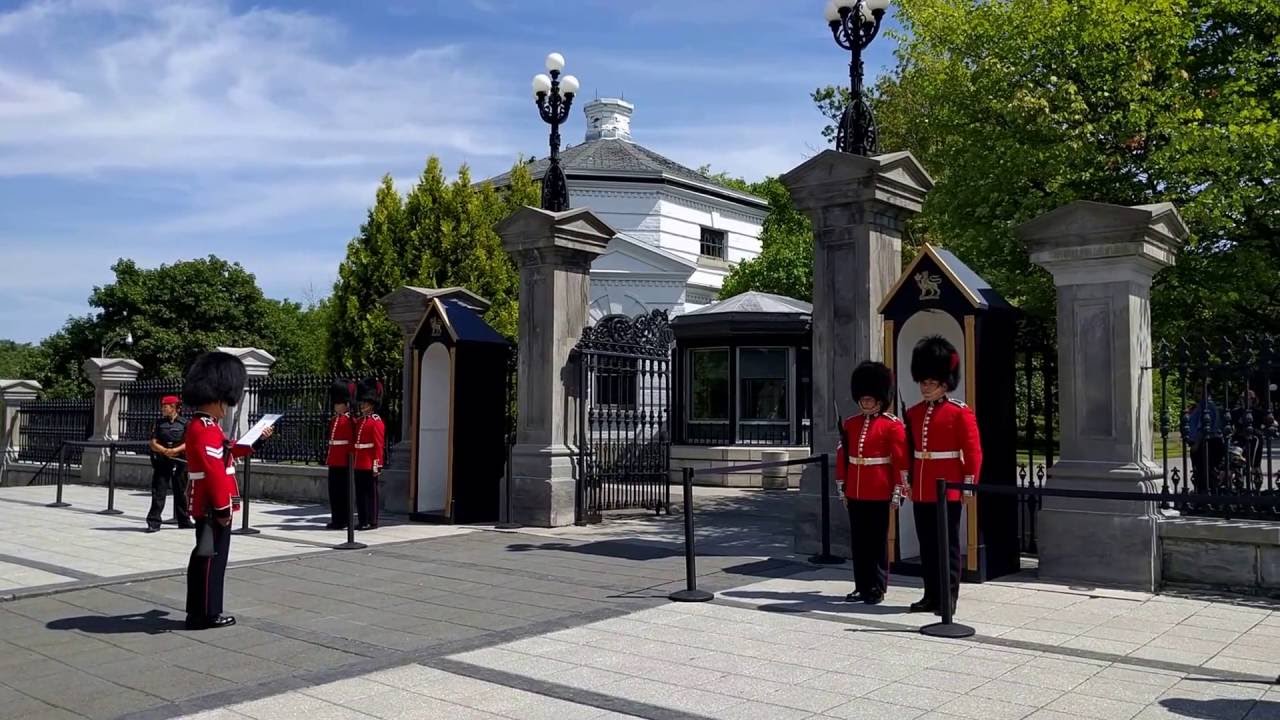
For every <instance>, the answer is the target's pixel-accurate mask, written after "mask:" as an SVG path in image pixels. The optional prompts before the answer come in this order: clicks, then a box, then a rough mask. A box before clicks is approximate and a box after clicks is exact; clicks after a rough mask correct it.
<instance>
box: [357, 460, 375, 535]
mask: <svg viewBox="0 0 1280 720" xmlns="http://www.w3.org/2000/svg"><path fill="white" fill-rule="evenodd" d="M356 514H357V515H359V516H360V524H361V525H372V526H373V527H377V526H378V478H377V477H376V476H374V474H373V471H372V470H357V471H356Z"/></svg>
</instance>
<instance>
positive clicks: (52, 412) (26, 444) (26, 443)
mask: <svg viewBox="0 0 1280 720" xmlns="http://www.w3.org/2000/svg"><path fill="white" fill-rule="evenodd" d="M17 426H18V432H17V433H16V442H14V446H13V447H11V448H7V449H6V450H7V454H8V459H9V460H13V461H17V462H30V463H47V462H51V461H56V460H57V459H58V449H59V448H60V447H62V445H63V443H65V442H68V441H83V440H87V439H88V438H89V436H91V435H93V401H92V400H87V399H84V400H26V401H23V402H21V403H19V404H18V412H17ZM73 462H74V463H75V464H79V462H80V456H79V453H75V454H74V458H73Z"/></svg>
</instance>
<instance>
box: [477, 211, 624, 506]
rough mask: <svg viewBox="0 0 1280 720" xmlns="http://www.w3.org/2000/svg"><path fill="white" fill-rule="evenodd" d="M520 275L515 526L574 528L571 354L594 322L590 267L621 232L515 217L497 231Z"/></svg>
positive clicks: (576, 401) (576, 216)
mask: <svg viewBox="0 0 1280 720" xmlns="http://www.w3.org/2000/svg"><path fill="white" fill-rule="evenodd" d="M498 233H499V234H500V235H501V236H502V244H503V246H504V247H505V248H506V250H507V252H508V253H510V255H511V257H512V258H513V259H514V260H515V262H516V265H517V266H519V268H520V325H519V341H518V342H519V361H518V373H519V374H518V377H519V380H518V386H517V401H516V402H517V412H518V419H517V422H516V444H515V446H514V447H513V448H512V451H511V466H512V467H511V472H510V476H511V483H510V486H509V488H508V492H509V493H510V495H511V518H510V519H511V521H512V522H515V523H519V524H522V525H532V526H537V527H558V526H562V525H569V524H572V523H573V522H574V519H575V518H574V506H575V503H574V498H575V492H574V490H575V477H576V475H577V460H578V444H579V441H580V439H579V438H578V437H577V435H576V434H577V429H578V416H577V413H578V412H579V411H580V404H581V403H580V398H581V394H580V388H578V373H577V372H576V369H575V367H574V366H573V365H572V363H571V362H570V354H571V353H572V351H573V348H574V346H575V345H576V344H577V342H578V338H580V337H581V336H582V331H583V330H584V329H585V328H586V327H587V325H588V324H589V322H590V315H589V311H588V301H589V297H588V289H589V288H590V285H591V262H592V261H593V260H595V259H596V258H597V257H598V256H600V255H601V254H603V253H604V251H605V248H606V246H607V245H608V244H609V241H610V240H611V239H613V237H614V236H615V235H617V232H616V231H615V230H614V229H613V228H611V227H609V225H608V224H606V223H605V222H604V221H603V220H601V219H600V218H598V217H596V215H595V214H594V213H592V212H591V211H590V210H586V209H578V210H567V211H565V212H560V213H554V212H550V211H547V210H539V209H536V208H531V207H523V208H520V209H519V210H516V211H515V212H514V213H513V214H512V215H511V217H509V218H507V219H506V220H504V221H503V222H502V224H501V225H500V226H499V227H498Z"/></svg>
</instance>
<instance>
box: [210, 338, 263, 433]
mask: <svg viewBox="0 0 1280 720" xmlns="http://www.w3.org/2000/svg"><path fill="white" fill-rule="evenodd" d="M214 349H215V350H217V351H218V352H224V353H227V354H229V355H235V356H236V357H238V358H240V362H242V363H244V373H245V376H246V377H248V378H249V379H250V380H252V379H253V378H260V377H266V376H268V375H270V374H271V366H272V365H275V364H276V358H275V356H274V355H272V354H271V353H269V352H267V351H266V350H262V349H260V348H252V347H221V346H220V347H217V348H214ZM250 392H252V391H251V390H250V388H249V386H248V384H247V383H246V385H245V388H244V393H243V394H242V395H241V396H240V400H239V401H237V402H236V406H235V407H234V408H231V412H229V413H227V416H226V417H225V418H223V419H222V424H223V429H224V430H226V431H227V434H229V435H230V436H231V437H232V438H238V437H240V436H241V435H243V434H245V433H246V432H248V431H249V428H251V427H253V423H251V422H249V413H250V408H249V405H250V402H249V393H250Z"/></svg>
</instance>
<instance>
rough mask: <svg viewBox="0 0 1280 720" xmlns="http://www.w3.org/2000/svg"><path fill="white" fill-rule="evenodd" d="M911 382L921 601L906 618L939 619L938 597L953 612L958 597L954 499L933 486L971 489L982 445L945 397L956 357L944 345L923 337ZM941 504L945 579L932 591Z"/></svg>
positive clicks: (963, 411)
mask: <svg viewBox="0 0 1280 720" xmlns="http://www.w3.org/2000/svg"><path fill="white" fill-rule="evenodd" d="M911 379H913V380H915V381H916V382H917V383H919V385H920V395H921V397H923V398H924V399H923V400H921V401H920V402H919V403H917V404H916V405H914V406H912V407H911V409H910V410H907V427H908V428H910V431H911V446H912V448H914V452H913V456H912V462H911V502H912V509H913V511H914V519H915V525H916V537H917V538H918V539H919V541H920V566H921V567H920V571H921V573H922V574H923V578H922V579H923V580H924V597H922V598H921V599H920V600H919V601H917V602H915V603H913V604H912V605H911V608H910V609H911V612H933V613H936V614H939V615H940V614H942V598H943V597H944V596H943V595H942V593H943V592H948V593H949V594H950V600H951V607H952V609H953V610H954V609H955V607H956V601H957V600H958V599H959V595H960V497H961V493H960V491H959V490H954V489H948V490H947V492H946V497H945V498H939V497H938V490H937V480H938V479H939V478H941V479H943V480H946V481H947V482H956V483H958V482H965V483H976V482H977V481H978V475H979V474H980V472H981V470H982V442H981V439H980V438H979V436H978V418H977V416H976V415H974V414H973V410H972V409H971V408H970V407H969V406H968V405H965V404H964V403H963V402H961V401H959V400H956V399H954V398H949V397H947V393H950V392H952V391H954V390H955V389H956V387H957V386H958V385H959V383H960V353H958V352H956V348H955V346H954V345H952V344H951V343H949V342H947V340H946V339H944V338H942V337H939V336H936V335H935V336H932V337H927V338H924V339H923V340H921V341H920V342H919V343H917V344H916V346H915V349H914V350H913V351H912V353H911ZM940 500H941V501H945V502H946V504H947V531H948V532H947V538H946V541H947V555H948V557H949V558H950V564H951V568H950V569H951V574H950V577H949V578H948V583H947V584H948V585H949V586H950V587H949V588H947V589H946V590H944V589H943V588H940V587H938V570H939V565H940V564H941V562H942V558H940V557H938V536H937V533H938V519H937V503H938V502H939V501H940Z"/></svg>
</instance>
